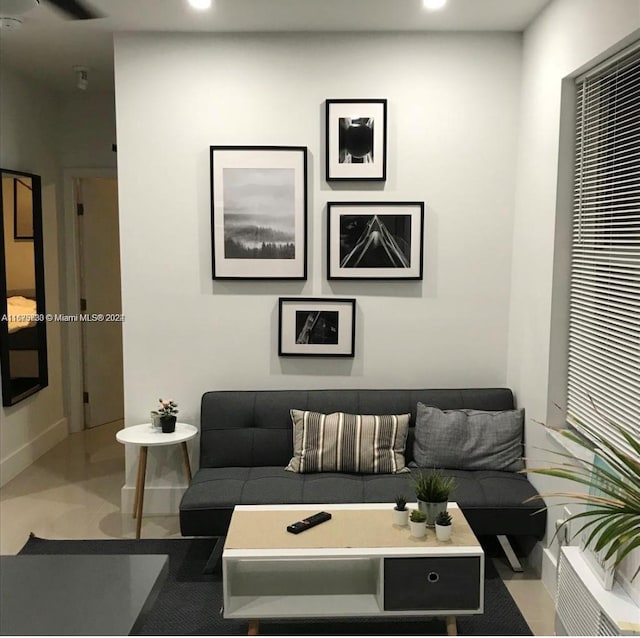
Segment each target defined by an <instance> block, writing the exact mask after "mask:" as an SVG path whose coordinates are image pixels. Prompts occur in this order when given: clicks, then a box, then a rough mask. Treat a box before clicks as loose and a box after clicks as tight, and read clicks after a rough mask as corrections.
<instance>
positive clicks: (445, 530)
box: [436, 512, 451, 541]
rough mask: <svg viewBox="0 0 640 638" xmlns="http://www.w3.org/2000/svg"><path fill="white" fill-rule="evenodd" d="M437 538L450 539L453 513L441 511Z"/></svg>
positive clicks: (437, 519)
mask: <svg viewBox="0 0 640 638" xmlns="http://www.w3.org/2000/svg"><path fill="white" fill-rule="evenodd" d="M436 538H437V539H438V540H439V541H448V540H449V539H450V538H451V514H449V512H440V514H438V516H437V518H436Z"/></svg>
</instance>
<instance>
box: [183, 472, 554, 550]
mask: <svg viewBox="0 0 640 638" xmlns="http://www.w3.org/2000/svg"><path fill="white" fill-rule="evenodd" d="M416 471H417V470H412V473H415V472H416ZM443 474H445V475H447V476H453V477H455V479H456V483H457V487H456V488H455V490H454V492H453V493H452V494H451V497H450V500H452V501H457V502H458V504H459V505H460V507H461V508H462V510H463V511H464V514H465V516H466V517H467V519H468V521H469V524H470V525H471V527H472V528H473V530H474V532H475V533H476V535H495V534H525V535H529V534H530V535H533V536H536V537H537V538H542V536H543V535H544V532H545V517H544V516H541V515H537V516H536V515H533V514H534V512H535V511H536V510H538V509H539V508H540V507H541V506H542V502H541V501H540V502H538V503H536V502H533V503H527V504H523V501H524V500H525V499H527V498H528V497H530V496H536V495H537V492H536V491H535V489H534V487H533V486H532V485H531V483H529V481H528V480H527V478H526V477H525V476H524V475H521V474H514V473H511V472H497V471H491V470H476V471H467V470H443ZM409 476H410V475H408V474H404V475H403V474H358V475H356V474H342V473H337V472H325V473H322V474H298V473H292V472H287V471H286V470H285V469H284V468H283V467H228V468H202V469H200V470H198V472H196V474H195V476H194V477H193V481H192V483H191V485H190V486H189V488H188V489H187V491H186V492H185V494H184V496H183V498H182V502H181V503H180V524H181V529H182V534H183V535H185V536H198V535H211V536H215V535H224V534H225V533H226V530H227V528H228V525H229V521H230V519H231V513H232V512H233V507H234V505H276V504H288V503H289V504H300V503H301V504H305V503H308V504H310V505H311V504H330V503H389V508H390V509H391V503H393V501H394V499H395V497H396V495H398V494H404V495H405V496H406V497H407V500H408V501H410V502H411V501H412V499H413V498H414V496H413V491H412V488H411V483H410V480H409Z"/></svg>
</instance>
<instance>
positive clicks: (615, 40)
mask: <svg viewBox="0 0 640 638" xmlns="http://www.w3.org/2000/svg"><path fill="white" fill-rule="evenodd" d="M639 28H640V2H639V1H638V0H609V1H608V2H601V1H599V0H555V1H554V2H552V3H551V4H550V5H548V7H547V8H546V9H545V10H544V11H543V12H542V14H541V15H540V16H538V18H537V19H536V21H535V22H534V23H533V24H532V25H531V26H530V27H529V28H528V29H527V30H526V32H525V34H524V41H523V58H522V100H521V104H522V107H521V113H520V122H521V124H520V134H519V144H518V168H517V175H516V205H515V221H514V236H513V272H512V279H511V290H512V293H511V308H510V316H509V344H508V353H509V354H508V368H507V385H508V386H510V387H511V388H513V389H514V391H515V392H516V395H517V398H518V402H519V404H520V405H523V406H526V410H527V425H526V437H527V442H528V444H529V450H531V451H532V452H530V453H533V455H534V456H535V457H538V458H540V459H544V455H543V454H541V453H540V452H538V451H537V450H535V448H547V449H548V448H551V447H553V443H552V441H551V440H550V439H549V438H548V437H547V436H546V435H545V433H544V431H543V429H542V428H541V427H540V426H539V425H537V424H535V423H534V422H533V420H538V421H543V422H547V423H552V424H557V423H558V422H559V421H561V420H562V417H563V411H562V410H558V409H557V408H556V407H555V405H554V404H558V405H560V406H563V405H564V404H565V400H566V399H565V397H566V374H565V366H566V334H567V303H568V257H569V251H570V232H569V227H570V213H571V210H570V191H571V188H572V183H571V179H572V173H571V165H572V162H573V144H572V140H573V139H574V138H573V134H572V113H571V107H572V96H571V82H566V83H565V87H564V91H563V84H562V83H563V79H564V78H567V77H568V76H572V75H577V73H578V71H583V70H584V69H585V68H588V67H589V66H591V65H593V64H594V63H595V62H598V61H600V60H601V59H603V58H605V57H607V56H608V55H609V54H610V53H611V52H612V51H614V50H617V49H619V48H620V47H621V46H622V45H623V44H624V43H627V42H628V41H629V40H631V39H633V38H637V36H638V35H639V32H638V29H639ZM634 32H635V33H634ZM562 98H564V101H563V105H564V106H565V108H564V110H561V99H562ZM531 481H532V482H533V483H534V484H535V485H536V487H537V488H538V489H539V490H540V491H550V490H554V491H555V490H557V489H558V485H557V484H556V483H554V482H553V480H551V479H548V478H544V477H541V476H535V475H532V476H531ZM572 489H573V491H575V488H572ZM560 514H561V513H560V512H557V511H553V510H552V511H551V512H550V513H549V528H548V529H549V532H548V536H549V537H550V536H551V534H552V531H551V530H552V525H553V522H554V521H555V519H556V518H558V517H559V516H560ZM547 558H551V555H550V554H548V555H547ZM553 570H554V566H553V565H552V564H551V561H546V562H545V563H544V573H543V576H544V577H545V580H546V582H547V583H551V581H553V580H555V575H554V574H553Z"/></svg>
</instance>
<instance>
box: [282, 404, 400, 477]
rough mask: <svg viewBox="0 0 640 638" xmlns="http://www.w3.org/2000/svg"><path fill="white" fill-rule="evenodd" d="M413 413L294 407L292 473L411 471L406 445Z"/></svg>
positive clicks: (290, 464)
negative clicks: (371, 413)
mask: <svg viewBox="0 0 640 638" xmlns="http://www.w3.org/2000/svg"><path fill="white" fill-rule="evenodd" d="M410 418H411V415H410V414H385V415H370V414H345V413H344V412H334V413H333V414H322V413H320V412H308V411H303V410H291V420H292V421H293V457H292V458H291V461H289V465H287V467H286V468H285V469H287V470H289V471H290V472H301V473H308V472H355V473H358V474H396V473H399V472H408V471H409V469H408V468H407V467H406V466H405V459H404V448H405V445H406V443H407V434H408V432H409V419H410Z"/></svg>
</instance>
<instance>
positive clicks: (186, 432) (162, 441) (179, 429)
mask: <svg viewBox="0 0 640 638" xmlns="http://www.w3.org/2000/svg"><path fill="white" fill-rule="evenodd" d="M196 434H198V428H196V427H195V426H193V425H190V424H188V423H176V430H175V432H169V433H164V432H162V430H159V429H158V428H155V427H154V426H153V425H151V423H143V424H142V425H132V426H131V427H128V428H124V429H123V430H120V431H119V432H116V440H117V441H118V442H119V443H123V444H129V445H138V446H140V453H139V455H138V478H137V481H136V495H135V500H134V504H133V518H135V519H136V538H140V530H141V528H142V504H143V503H144V482H145V476H146V473H147V451H148V450H149V448H150V447H156V446H161V445H176V444H177V443H180V445H181V447H182V454H183V456H184V467H185V470H186V473H187V479H188V480H189V483H191V465H190V464H189V451H188V450H187V441H190V440H191V439H193V438H194V437H195V436H196Z"/></svg>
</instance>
